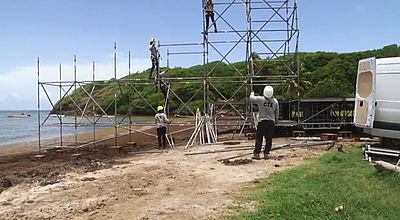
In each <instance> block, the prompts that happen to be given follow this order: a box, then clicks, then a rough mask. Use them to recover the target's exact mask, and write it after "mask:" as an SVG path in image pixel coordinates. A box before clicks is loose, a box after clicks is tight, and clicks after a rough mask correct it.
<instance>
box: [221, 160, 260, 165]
mask: <svg viewBox="0 0 400 220" xmlns="http://www.w3.org/2000/svg"><path fill="white" fill-rule="evenodd" d="M251 162H253V161H252V160H251V159H237V160H224V161H222V163H224V164H225V165H228V166H237V165H243V164H248V163H251Z"/></svg>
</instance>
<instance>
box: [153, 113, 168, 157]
mask: <svg viewBox="0 0 400 220" xmlns="http://www.w3.org/2000/svg"><path fill="white" fill-rule="evenodd" d="M155 123H156V125H157V137H158V149H159V150H161V149H165V148H167V145H168V144H167V137H166V133H167V124H168V123H169V120H168V118H167V115H165V113H164V107H162V106H158V107H157V114H156V116H155Z"/></svg>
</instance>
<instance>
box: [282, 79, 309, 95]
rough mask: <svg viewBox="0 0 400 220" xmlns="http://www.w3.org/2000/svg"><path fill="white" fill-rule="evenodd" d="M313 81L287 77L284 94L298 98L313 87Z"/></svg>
mask: <svg viewBox="0 0 400 220" xmlns="http://www.w3.org/2000/svg"><path fill="white" fill-rule="evenodd" d="M311 85H312V84H311V82H310V81H306V80H304V81H303V80H299V82H297V81H296V80H295V79H293V78H292V79H286V80H285V82H284V83H283V89H282V90H283V96H284V98H286V99H296V98H299V97H301V96H303V94H304V93H305V92H307V90H309V89H310V87H311Z"/></svg>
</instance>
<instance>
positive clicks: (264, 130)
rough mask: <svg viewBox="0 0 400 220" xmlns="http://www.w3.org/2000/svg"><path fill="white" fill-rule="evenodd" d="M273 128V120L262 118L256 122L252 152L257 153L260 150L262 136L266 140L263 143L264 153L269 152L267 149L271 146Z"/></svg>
mask: <svg viewBox="0 0 400 220" xmlns="http://www.w3.org/2000/svg"><path fill="white" fill-rule="evenodd" d="M274 129H275V123H274V121H270V120H263V121H260V122H259V123H258V126H257V133H256V144H255V147H254V154H259V153H260V152H261V146H262V142H263V138H264V137H265V140H266V142H267V143H266V145H265V149H264V154H269V151H270V150H271V147H272V137H273V136H274Z"/></svg>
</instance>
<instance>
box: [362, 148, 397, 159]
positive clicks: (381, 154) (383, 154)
mask: <svg viewBox="0 0 400 220" xmlns="http://www.w3.org/2000/svg"><path fill="white" fill-rule="evenodd" d="M363 153H364V159H365V160H367V161H369V162H372V161H373V160H374V158H375V159H376V158H378V159H379V160H382V158H386V159H390V160H391V161H392V160H395V161H397V158H399V157H400V151H398V150H392V149H385V148H379V147H372V146H371V145H369V144H367V145H364V146H363Z"/></svg>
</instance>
